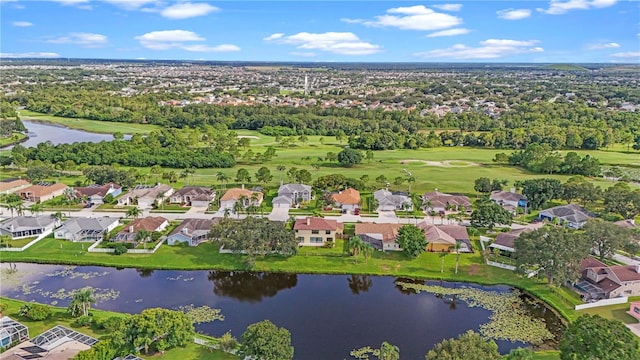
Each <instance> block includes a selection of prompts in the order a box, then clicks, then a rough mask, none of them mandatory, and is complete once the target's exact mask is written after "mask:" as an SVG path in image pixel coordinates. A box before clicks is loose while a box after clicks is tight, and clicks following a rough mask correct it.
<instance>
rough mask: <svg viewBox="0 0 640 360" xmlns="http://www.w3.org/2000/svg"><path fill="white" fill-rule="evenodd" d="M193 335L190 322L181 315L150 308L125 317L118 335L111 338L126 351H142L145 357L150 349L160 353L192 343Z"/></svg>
mask: <svg viewBox="0 0 640 360" xmlns="http://www.w3.org/2000/svg"><path fill="white" fill-rule="evenodd" d="M193 335H194V329H193V323H192V322H191V319H190V318H189V316H187V314H185V313H184V312H182V311H174V310H167V309H161V308H151V309H145V310H142V312H141V313H140V314H136V315H133V316H131V317H128V318H127V319H126V320H125V327H124V330H123V331H122V333H116V334H114V336H113V337H112V339H114V340H117V341H118V342H119V343H120V344H122V345H123V346H124V347H126V348H128V349H129V350H130V351H131V350H135V349H138V348H142V349H144V353H145V354H148V353H149V350H150V349H152V348H155V349H156V350H158V351H164V350H165V349H168V348H172V347H176V346H185V345H186V344H188V343H189V342H192V341H193Z"/></svg>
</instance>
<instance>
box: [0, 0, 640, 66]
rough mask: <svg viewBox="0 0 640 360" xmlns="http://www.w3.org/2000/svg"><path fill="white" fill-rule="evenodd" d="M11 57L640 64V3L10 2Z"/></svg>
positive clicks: (2, 13) (0, 49)
mask: <svg viewBox="0 0 640 360" xmlns="http://www.w3.org/2000/svg"><path fill="white" fill-rule="evenodd" d="M0 20H1V25H0V30H1V33H0V53H2V54H1V56H2V57H14V58H17V57H70V58H104V59H143V58H144V59H181V60H182V59H184V60H198V59H203V60H223V61H234V60H237V61H355V62H359V61H368V62H416V61H417V62H450V61H456V62H571V63H585V62H604V63H611V62H626V63H638V62H640V2H638V1H617V0H547V1H531V2H525V1H451V2H440V1H437V2H436V1H421V2H399V1H393V2H388V1H318V2H315V1H278V2H274V1H249V2H244V1H217V2H203V1H194V0H184V1H156V0H102V1H94V0H49V1H32V0H0Z"/></svg>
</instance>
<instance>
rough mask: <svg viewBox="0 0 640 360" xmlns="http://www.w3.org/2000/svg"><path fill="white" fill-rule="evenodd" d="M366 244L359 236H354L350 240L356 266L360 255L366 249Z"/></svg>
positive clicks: (350, 248)
mask: <svg viewBox="0 0 640 360" xmlns="http://www.w3.org/2000/svg"><path fill="white" fill-rule="evenodd" d="M364 244H365V243H364V242H363V241H362V239H360V238H359V237H358V236H352V237H350V238H349V250H350V251H351V252H352V253H353V256H355V257H356V264H357V263H358V254H360V253H361V252H362V250H363V248H364V246H365V245H364Z"/></svg>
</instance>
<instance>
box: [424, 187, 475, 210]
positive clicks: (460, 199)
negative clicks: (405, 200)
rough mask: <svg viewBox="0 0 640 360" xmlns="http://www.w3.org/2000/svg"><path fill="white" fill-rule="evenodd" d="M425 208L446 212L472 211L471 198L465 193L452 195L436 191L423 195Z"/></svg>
mask: <svg viewBox="0 0 640 360" xmlns="http://www.w3.org/2000/svg"><path fill="white" fill-rule="evenodd" d="M422 204H423V208H424V209H425V210H427V211H435V212H439V213H442V212H445V211H448V210H454V211H470V210H471V200H470V199H469V198H468V197H466V196H464V195H451V194H445V193H441V192H438V190H437V189H436V191H432V192H426V193H425V194H424V195H423V196H422Z"/></svg>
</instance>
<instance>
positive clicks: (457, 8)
mask: <svg viewBox="0 0 640 360" xmlns="http://www.w3.org/2000/svg"><path fill="white" fill-rule="evenodd" d="M431 6H433V7H434V8H436V9H440V10H444V11H460V10H462V4H441V5H431Z"/></svg>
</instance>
